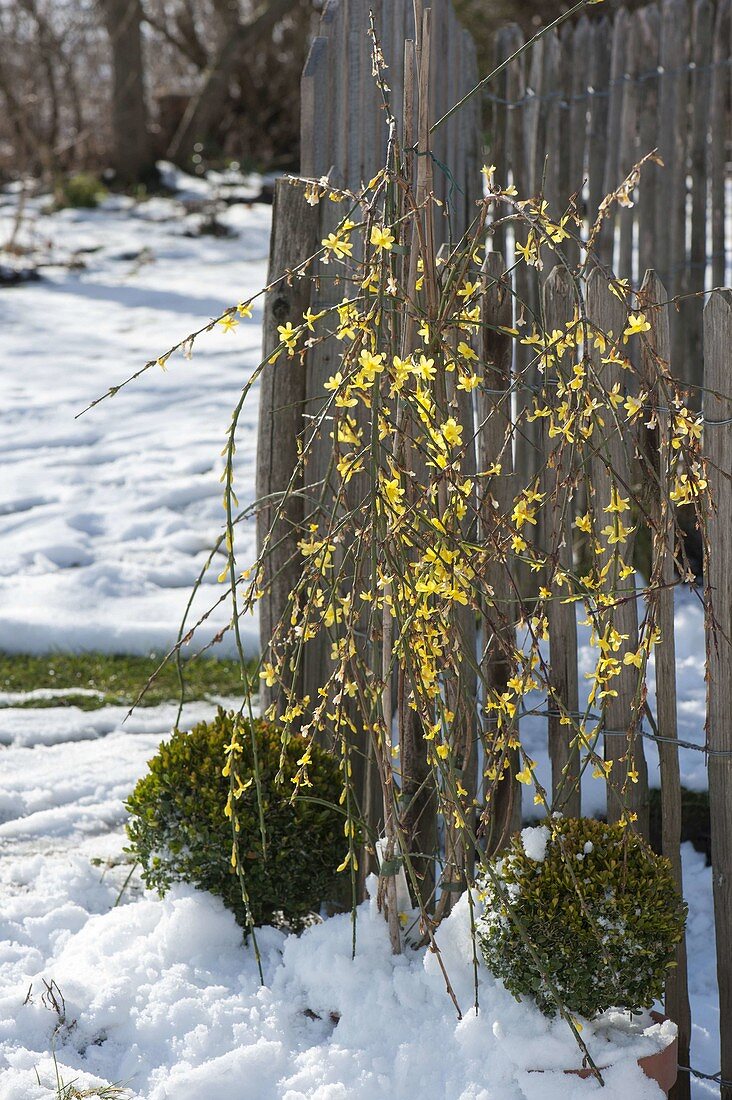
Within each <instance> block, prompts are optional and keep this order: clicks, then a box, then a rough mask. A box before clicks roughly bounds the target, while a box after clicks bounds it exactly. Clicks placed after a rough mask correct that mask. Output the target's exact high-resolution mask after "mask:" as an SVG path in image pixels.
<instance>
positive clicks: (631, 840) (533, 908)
mask: <svg viewBox="0 0 732 1100" xmlns="http://www.w3.org/2000/svg"><path fill="white" fill-rule="evenodd" d="M492 869H493V871H494V873H495V875H496V876H497V879H498V883H497V884H496V883H494V882H492V881H491V877H490V875H488V874H486V875H485V876H484V878H483V879H482V881H481V888H482V893H483V894H484V896H485V911H484V913H483V915H482V917H481V918H480V920H479V922H478V929H477V934H478V940H479V942H480V946H481V949H482V952H483V956H484V958H485V961H486V964H487V965H488V968H489V969H490V970H491V971H492V973H493V974H494V975H495V976H496V977H497V978H500V979H501V981H503V983H504V984H505V986H506V988H507V989H509V990H510V992H511V993H513V994H514V996H516V997H518V998H521V997H529V996H531V997H534V998H535V1000H536V1002H537V1004H538V1006H539V1008H540V1009H541V1010H542V1012H543V1013H544V1014H545V1015H547V1016H554V1015H555V1014H556V1012H557V1006H556V1003H555V1001H554V998H553V997H552V995H551V993H550V991H549V988H548V985H547V983H546V981H545V980H544V979H542V977H541V975H540V974H539V972H538V968H537V965H536V962H535V961H534V959H533V958H532V957H531V953H530V951H529V949H528V947H527V946H526V943H525V941H524V940H523V939H522V936H521V933H520V931H519V928H518V925H517V923H516V922H515V921H514V920H512V918H511V916H510V914H509V908H508V904H507V901H508V902H510V905H511V907H512V909H513V912H514V914H515V916H516V917H517V918H518V920H519V921H520V922H521V926H522V927H523V928H524V929H525V931H526V932H527V933H528V936H529V938H530V940H531V943H532V944H533V946H534V949H535V951H536V953H537V955H538V956H539V957H540V958H541V959H542V961H543V963H544V965H545V967H546V972H547V976H548V977H549V979H550V981H551V982H552V984H553V985H554V987H555V989H556V990H557V991H558V993H559V995H560V997H561V998H562V1001H563V1003H564V1005H565V1007H566V1008H567V1009H569V1011H570V1012H572V1013H574V1014H576V1015H578V1016H584V1017H585V1018H588V1019H589V1018H592V1017H594V1016H595V1015H597V1014H598V1013H600V1012H604V1011H605V1010H606V1009H608V1008H611V1007H613V1006H617V1007H622V1008H626V1009H629V1010H638V1009H641V1008H647V1007H649V1006H650V1005H651V1004H652V1003H653V1001H654V1000H655V999H656V998H658V997H660V996H661V994H662V992H663V985H664V979H665V977H666V972H667V970H668V968H669V967H670V966H671V965H672V964H673V959H674V951H675V947H676V945H677V944H678V942H679V941H680V939H681V936H682V935H683V929H684V923H685V920H686V905H685V903H684V902H683V901H682V899H681V898H680V897H679V895H678V892H677V890H676V887H675V885H674V882H673V878H672V876H671V865H670V863H669V862H668V860H666V859H664V858H662V857H661V856H658V855H656V854H655V853H654V852H653V851H652V850H651V848H649V847H648V845H647V844H646V843H645V842H644V841H643V840H641V838H640V837H638V836H637V835H636V834H634V833H632V832H630V831H629V830H628V829H625V828H623V827H621V826H619V825H606V824H605V823H603V822H601V821H594V820H592V819H590V818H561V817H558V818H555V819H551V820H549V821H548V822H547V823H546V824H544V825H539V826H536V827H535V828H528V829H524V830H523V831H522V832H521V833H519V834H517V835H516V836H515V837H514V838H513V839H512V841H511V844H510V846H509V849H508V851H507V852H505V853H504V854H503V856H502V857H500V858H496V859H494V860H493V861H492Z"/></svg>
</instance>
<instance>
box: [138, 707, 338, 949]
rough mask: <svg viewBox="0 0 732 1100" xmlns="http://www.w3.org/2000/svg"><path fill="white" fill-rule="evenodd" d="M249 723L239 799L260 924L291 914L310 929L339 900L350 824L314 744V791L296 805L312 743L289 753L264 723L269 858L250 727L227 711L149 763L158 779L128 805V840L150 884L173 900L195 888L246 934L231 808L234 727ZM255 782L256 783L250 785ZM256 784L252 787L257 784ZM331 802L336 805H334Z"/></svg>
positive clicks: (331, 771) (248, 877) (242, 844)
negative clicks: (176, 888) (177, 891)
mask: <svg viewBox="0 0 732 1100" xmlns="http://www.w3.org/2000/svg"><path fill="white" fill-rule="evenodd" d="M235 720H236V721H238V722H239V730H240V733H239V741H240V743H241V746H242V752H241V755H240V756H238V772H237V778H238V780H240V782H241V785H242V786H243V787H245V788H246V789H245V790H244V791H243V792H242V793H241V795H240V797H239V798H237V800H236V813H237V820H238V823H239V829H240V831H239V858H240V860H241V864H242V867H243V869H244V875H245V881H246V887H247V891H248V893H249V901H250V905H251V910H252V916H253V918H254V922H255V924H266V923H272V922H276V921H278V920H279V919H281V917H280V915H284V918H285V920H286V921H287V922H288V923H289V924H290V925H291V926H292V927H293V928H296V929H297V928H300V927H301V926H302V924H303V921H304V919H305V917H307V915H308V914H309V913H312V912H313V911H315V912H318V910H319V909H320V907H321V905H322V903H323V902H326V901H330V900H332V899H333V896H334V894H335V892H336V882H337V875H336V868H337V867H338V865H339V863H340V862H341V860H342V858H343V854H344V839H343V816H342V815H341V814H340V813H339V812H338V810H337V809H336V808H335V807H336V806H337V803H338V799H339V796H340V794H341V781H340V777H339V770H338V765H337V762H336V761H335V760H334V759H333V757H332V756H331V755H330V754H329V753H327V752H326V751H325V750H324V749H321V748H319V747H318V746H317V745H313V746H312V749H311V758H312V762H311V764H310V766H309V769H308V774H309V778H310V781H311V783H312V786H311V787H308V788H307V790H306V796H307V797H306V796H298V797H297V798H295V799H294V800H292V792H293V786H292V782H291V780H292V777H293V776H294V775H295V772H296V771H297V760H298V758H299V757H301V756H302V753H303V743H302V741H297V740H293V741H291V742H290V744H289V745H288V746H287V747H286V748H285V749H284V763H283V769H282V779H281V781H279V782H278V781H277V779H276V776H277V772H278V770H279V767H280V756H281V753H282V751H283V750H282V743H281V740H280V736H279V734H278V732H277V731H276V730H275V729H274V727H273V726H272V725H271V724H269V723H267V722H262V721H257V722H255V723H254V733H255V737H256V745H257V757H258V764H259V786H260V791H261V799H262V805H263V808H264V821H265V827H266V828H265V833H266V856H265V853H264V851H263V845H262V836H261V829H260V815H259V808H258V802H257V791H256V784H255V782H254V768H253V756H252V745H251V736H250V726H249V724H248V723H246V722H245V723H244V725H243V726H242V725H241V723H242V719H241V718H240V717H239V716H235V715H234V714H233V713H228V714H227V713H225V712H224V711H223V710H221V709H220V710H219V713H218V715H217V717H216V718H215V719H214V720H213V721H212V722H201V723H199V725H197V726H194V727H193V729H192V730H191V731H190V732H189V733H183V732H180V731H176V732H175V733H174V734H173V736H172V737H171V738H170V740H169V741H166V742H164V743H163V744H161V745H160V748H159V749H158V752H157V755H156V756H154V757H153V759H152V760H150V761H149V772H148V774H147V775H145V776H143V778H142V779H141V780H140V781H139V783H138V784H137V786H136V787H135V789H134V791H133V793H132V795H131V797H130V798H129V800H128V802H127V809H128V810H129V813H130V821H129V823H128V825H127V833H128V836H129V839H130V848H129V849H128V851H131V853H132V854H133V856H134V857H135V858H136V859H137V860H139V862H140V864H141V867H142V876H143V878H144V880H145V883H146V884H147V885H148V886H149V887H151V888H154V889H157V890H158V891H159V893H160V894H161V895H162V894H164V893H165V892H166V891H167V889H168V887H169V886H170V885H171V884H172V883H174V882H188V883H192V884H193V885H195V886H198V887H200V888H201V889H203V890H209V891H210V892H211V893H212V894H217V895H218V896H219V897H221V898H222V900H223V902H224V904H225V905H227V906H228V907H229V909H231V910H232V911H233V912H234V913H235V915H236V918H237V920H238V921H239V922H240V923H241V924H242V925H244V926H246V923H247V918H246V909H245V906H244V902H243V900H242V893H241V887H240V883H239V880H238V877H237V875H236V874H235V873H234V871H233V870H232V861H231V849H232V828H231V821H230V819H229V818H228V817H227V816H226V813H225V808H226V803H227V798H228V794H229V779H228V778H227V777H225V776H224V775H222V770H223V767H224V763H225V759H226V754H225V747H226V746H227V745H228V744H230V742H231V737H232V732H233V730H234V722H235ZM250 780H251V782H250ZM247 784H248V785H247ZM323 803H329V804H330V805H324V804H323Z"/></svg>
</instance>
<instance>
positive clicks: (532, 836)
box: [521, 825, 551, 863]
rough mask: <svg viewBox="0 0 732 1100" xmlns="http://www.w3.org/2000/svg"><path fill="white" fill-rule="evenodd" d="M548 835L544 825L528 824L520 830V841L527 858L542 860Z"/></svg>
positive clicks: (536, 860)
mask: <svg viewBox="0 0 732 1100" xmlns="http://www.w3.org/2000/svg"><path fill="white" fill-rule="evenodd" d="M550 835H551V833H550V832H549V829H548V827H547V826H546V825H534V826H531V825H530V826H529V827H528V828H526V829H522V830H521V843H522V844H523V847H524V851H525V852H526V855H527V856H528V857H529V859H533V860H534V861H535V862H536V863H543V862H544V859H545V858H546V846H547V844H548V843H549V837H550Z"/></svg>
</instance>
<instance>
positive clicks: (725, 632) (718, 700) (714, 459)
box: [704, 290, 732, 1100]
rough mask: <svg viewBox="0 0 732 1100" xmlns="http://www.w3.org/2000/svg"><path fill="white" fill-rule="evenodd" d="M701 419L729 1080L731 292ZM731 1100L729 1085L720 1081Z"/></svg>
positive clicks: (707, 365)
mask: <svg viewBox="0 0 732 1100" xmlns="http://www.w3.org/2000/svg"><path fill="white" fill-rule="evenodd" d="M704 348H705V361H704V380H705V386H706V389H705V393H704V418H705V421H706V425H707V426H706V429H705V448H704V449H705V453H706V459H707V470H708V473H707V476H708V480H709V486H710V489H711V492H712V497H713V500H714V510H713V511H712V512H711V513H710V515H709V516H708V519H707V524H708V536H709V560H708V562H707V563H706V573H707V575H706V578H705V579H706V590H707V600H708V610H707V615H708V627H707V633H708V638H707V660H708V670H707V675H708V680H707V684H708V688H707V692H708V699H707V745H708V747H709V750H710V754H709V765H708V767H709V803H710V811H711V821H712V882H713V884H714V916H715V928H716V935H717V980H718V982H719V1013H720V1016H719V1030H720V1036H721V1041H722V1057H721V1062H722V1077H723V1078H724V1079H725V1080H727V1081H732V813H731V812H730V807H732V723H730V714H732V599H731V598H730V593H731V592H732V524H730V516H732V476H731V475H732V350H731V349H732V291H730V290H721V291H714V292H713V293H712V295H711V296H710V298H709V301H708V302H707V305H706V307H705V309H704ZM721 1094H722V1098H723V1100H732V1086H724V1087H723V1088H722V1093H721Z"/></svg>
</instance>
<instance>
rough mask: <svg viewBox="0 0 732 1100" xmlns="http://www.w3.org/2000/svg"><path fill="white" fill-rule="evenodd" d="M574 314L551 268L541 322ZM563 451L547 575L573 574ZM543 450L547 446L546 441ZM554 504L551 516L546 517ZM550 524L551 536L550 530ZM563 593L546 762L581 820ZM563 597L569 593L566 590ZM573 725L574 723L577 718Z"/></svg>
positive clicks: (555, 611)
mask: <svg viewBox="0 0 732 1100" xmlns="http://www.w3.org/2000/svg"><path fill="white" fill-rule="evenodd" d="M574 310H575V295H574V290H573V287H572V280H571V277H570V275H569V272H568V271H567V270H566V268H564V267H555V268H554V270H553V271H552V273H551V275H550V276H549V278H548V279H547V281H546V283H545V284H544V317H545V324H546V329H547V332H553V331H554V330H556V329H564V327H565V325H566V323H567V322H568V321H570V320H571V319H572V315H573V313H574ZM560 438H561V440H562V445H561V446H560V447H559V449H558V450H557V451H555V452H554V461H552V462H550V461H549V458H550V456H549V455H548V454H547V455H546V458H547V465H546V467H545V470H544V477H543V482H544V484H543V486H542V489H543V492H545V493H546V502H545V505H544V511H545V514H546V522H545V524H544V530H545V537H546V539H547V542H546V550H547V553H548V554H549V555H550V557H551V558H552V559H553V562H552V565H550V566H549V575H550V576H551V575H552V573H553V572H554V571H555V569H556V568H559V569H562V570H565V571H567V572H570V573H571V572H572V568H573V564H572V508H571V506H570V487H569V484H568V482H569V479H570V478H571V476H572V470H571V468H570V461H569V456H568V454H567V451H568V447H567V445H566V443H565V441H564V437H560ZM544 442H545V445H546V446H547V447H548V446H549V440H548V439H547V438H546V435H545V440H544ZM549 501H551V503H552V511H551V515H550V514H549V513H548V512H547V506H548V503H549ZM550 520H551V533H550V531H549V530H548V528H549V521H550ZM561 591H562V590H560V589H557V588H555V591H554V593H553V595H554V599H551V600H549V602H548V604H547V620H548V623H549V663H550V678H549V683H550V686H551V692H550V693H549V695H548V697H547V710H548V711H549V719H548V731H549V757H550V759H551V762H552V805H553V807H554V809H556V810H560V811H561V812H562V813H563V814H566V815H567V816H568V817H579V816H580V812H581V796H580V786H579V767H580V754H579V746H577V745H575V746H574V747H572V745H571V742H572V739H573V738H574V727H573V726H572V725H567V724H566V723H563V722H562V715H561V713H560V711H559V707H560V706H561V707H562V708H563V709H564V710H565V711H567V712H568V713H569V714H571V715H572V716H573V718H574V716H576V715H578V714H579V688H578V682H577V675H578V674H577V617H576V613H575V604H574V603H569V604H565V603H562V601H561V600H560V599H559V598H558V597H559V595H560V593H561ZM563 591H564V594H565V595H566V594H567V589H564V590H563ZM575 722H576V718H575Z"/></svg>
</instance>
